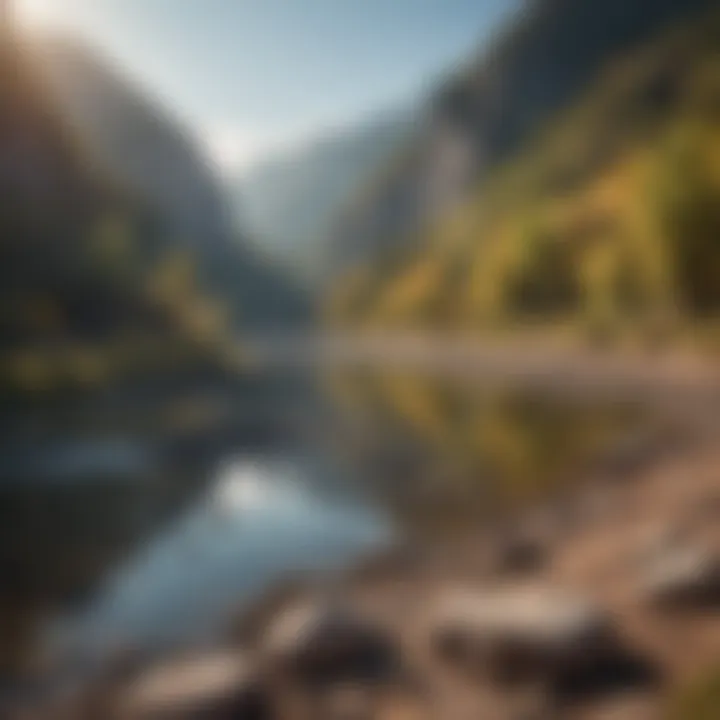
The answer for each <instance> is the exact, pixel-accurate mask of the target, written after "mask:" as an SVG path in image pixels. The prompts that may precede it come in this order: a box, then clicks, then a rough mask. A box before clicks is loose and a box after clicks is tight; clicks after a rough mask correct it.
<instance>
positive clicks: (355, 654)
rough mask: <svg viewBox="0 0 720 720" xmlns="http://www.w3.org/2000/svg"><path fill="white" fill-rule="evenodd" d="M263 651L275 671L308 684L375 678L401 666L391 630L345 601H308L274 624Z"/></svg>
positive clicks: (389, 674) (391, 673)
mask: <svg viewBox="0 0 720 720" xmlns="http://www.w3.org/2000/svg"><path fill="white" fill-rule="evenodd" d="M262 653H263V655H264V658H265V661H266V662H267V663H268V664H269V667H270V669H271V670H272V671H274V672H275V673H279V674H280V675H281V676H282V677H284V678H286V679H290V680H293V681H296V682H299V683H301V684H303V685H310V686H317V685H327V684H333V683H343V682H364V683H371V684H372V683H376V682H381V681H384V680H388V679H390V678H391V677H392V676H394V675H395V673H396V671H397V670H398V668H399V665H400V661H399V655H400V653H399V649H398V647H397V645H396V643H395V641H394V640H393V638H392V637H391V636H390V634H389V633H388V632H386V631H385V630H384V629H382V628H380V627H378V626H377V625H376V624H375V623H373V622H372V621H370V620H368V619H367V618H366V617H364V616H362V615H361V614H360V613H358V612H356V611H355V610H353V609H351V608H349V607H347V606H344V605H341V604H325V603H322V602H319V603H312V602H308V603H307V604H305V605H300V606H298V607H296V608H294V609H291V610H289V611H286V612H285V613H283V614H282V615H280V617H279V618H278V619H277V621H276V622H275V623H274V624H271V626H270V628H269V630H268V632H267V633H266V636H265V638H264V642H263V644H262Z"/></svg>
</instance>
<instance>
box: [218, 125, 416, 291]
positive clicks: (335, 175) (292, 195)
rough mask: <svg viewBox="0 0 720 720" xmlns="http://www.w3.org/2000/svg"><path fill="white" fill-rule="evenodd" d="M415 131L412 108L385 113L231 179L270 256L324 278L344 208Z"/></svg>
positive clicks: (248, 222) (245, 217)
mask: <svg viewBox="0 0 720 720" xmlns="http://www.w3.org/2000/svg"><path fill="white" fill-rule="evenodd" d="M413 130H414V128H413V121H412V116H411V113H410V112H393V113H387V114H384V115H382V116H380V117H376V118H373V119H372V120H370V121H368V122H366V123H364V124H361V125H358V126H356V127H354V128H352V129H347V130H344V131H338V132H337V133H336V134H334V135H332V136H329V137H325V138H323V139H321V140H319V141H317V142H314V143H312V144H309V145H307V146H305V147H302V148H300V149H298V150H295V151H293V152H289V153H286V154H283V155H279V156H277V157H274V158H272V159H269V160H267V161H265V162H263V163H261V164H259V165H257V166H255V167H253V168H252V169H251V170H250V171H249V172H248V173H247V174H245V175H243V176H242V177H241V178H239V179H237V180H235V181H233V182H232V188H231V194H232V201H233V204H234V205H235V207H236V208H237V210H238V214H239V217H240V221H241V222H242V223H243V224H244V226H245V227H247V228H249V230H250V232H251V234H252V235H253V237H254V238H256V240H257V242H258V244H259V245H260V247H261V248H262V250H263V252H265V253H267V254H268V255H269V256H270V257H271V258H273V259H275V260H277V261H278V262H281V263H283V264H284V265H285V266H286V267H288V268H289V269H290V270H291V271H292V272H293V273H296V274H298V275H299V276H300V277H302V278H303V279H304V280H306V281H310V282H314V281H316V280H318V279H320V278H322V277H323V276H324V275H325V273H326V272H327V260H326V252H327V243H328V241H329V238H330V236H331V232H332V229H333V225H334V222H335V220H336V217H337V215H338V213H339V211H340V209H341V208H342V207H343V206H344V205H345V204H346V203H347V202H348V201H349V200H350V198H351V197H352V196H353V195H354V194H355V193H356V192H357V191H358V190H359V189H360V188H361V187H363V186H365V185H366V184H367V183H369V182H371V180H372V179H373V177H374V176H375V175H376V174H377V172H378V171H379V170H380V169H381V168H382V167H383V166H384V164H385V163H386V162H387V160H388V159H389V158H390V157H392V156H393V155H394V154H395V153H396V152H397V151H398V149H399V148H400V147H402V146H403V144H405V143H407V142H408V141H409V140H410V138H411V137H412V134H413Z"/></svg>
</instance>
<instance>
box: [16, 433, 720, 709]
mask: <svg viewBox="0 0 720 720" xmlns="http://www.w3.org/2000/svg"><path fill="white" fill-rule="evenodd" d="M718 467H720V445H719V444H718V443H717V436H716V435H715V433H714V432H707V433H702V434H698V435H697V436H696V437H695V438H694V440H693V441H692V442H689V443H688V442H686V443H678V444H677V446H676V447H674V448H673V449H672V452H668V453H660V454H653V455H652V456H651V457H649V458H646V459H645V461H644V462H642V463H636V464H635V465H634V466H633V467H632V468H631V469H630V471H628V472H622V473H621V472H619V471H618V468H617V467H616V466H615V465H613V464H612V463H611V464H609V465H608V466H607V467H605V468H603V469H601V471H600V472H596V473H594V475H593V477H592V478H589V479H588V480H587V482H578V484H577V485H576V486H575V487H574V488H573V489H572V490H570V491H569V492H567V493H566V494H565V495H564V496H563V497H562V498H554V499H553V500H552V501H551V502H548V503H546V504H545V506H543V507H535V508H532V509H531V510H526V511H524V512H523V513H522V514H520V515H518V516H517V517H515V518H514V520H513V521H508V522H504V523H499V524H498V526H497V527H493V528H488V527H483V528H478V529H477V532H474V533H470V534H469V535H466V536H463V537H461V538H454V539H453V541H452V542H451V543H450V542H449V543H447V544H445V545H441V544H434V545H431V546H427V547H421V546H419V545H407V546H404V547H398V548H394V549H392V550H390V551H388V552H385V553H383V554H382V555H379V556H377V557H374V558H368V559H366V560H364V561H363V562H362V563H360V564H358V565H357V566H356V567H354V568H351V569H349V570H347V571H346V572H345V573H344V574H343V575H342V576H341V577H336V578H335V579H334V581H333V582H332V584H329V583H327V582H325V583H322V586H321V585H320V584H314V585H313V584H312V583H310V582H307V583H306V582H298V583H295V584H293V585H291V586H288V587H286V588H280V589H277V588H276V589H274V590H273V592H272V593H270V594H268V595H267V596H266V597H264V598H262V600H261V601H259V602H257V603H256V604H255V605H254V606H253V607H252V608H249V609H246V610H244V611H243V613H242V614H241V616H240V617H239V618H238V619H237V621H236V622H235V624H234V625H233V627H231V628H229V629H228V634H227V638H226V642H224V643H223V646H222V647H212V648H202V649H200V648H199V649H197V650H196V651H193V652H191V653H188V654H185V655H183V656H181V657H177V656H175V657H160V658H154V659H153V660H152V662H150V661H149V660H148V659H143V660H142V661H141V660H139V659H138V658H134V657H132V656H130V657H129V658H123V659H122V661H120V660H119V661H118V662H117V663H116V665H115V666H114V667H113V668H111V669H110V670H108V671H106V672H104V673H102V677H97V678H96V679H95V680H94V682H93V683H92V684H91V685H90V687H87V686H84V687H83V686H81V685H78V686H77V687H75V688H74V689H71V688H70V687H69V686H66V687H64V688H63V692H60V691H57V692H54V693H45V695H44V697H43V698H42V700H38V699H37V698H35V699H34V700H33V702H28V703H26V704H25V706H24V707H23V708H22V709H21V710H20V709H17V710H15V709H14V710H13V712H12V714H10V715H9V717H11V718H13V720H14V719H15V718H17V719H18V720H20V718H38V720H44V718H52V719H54V718H58V719H62V718H68V720H75V719H76V718H77V719H79V718H88V720H95V719H97V718H101V717H102V718H108V719H109V720H110V719H111V718H117V719H118V720H126V719H127V720H130V719H133V720H134V719H136V718H137V719H138V720H165V719H166V718H167V719H170V718H183V719H184V718H244V719H246V720H256V719H258V720H259V719H261V718H269V719H272V718H278V719H279V720H283V719H284V718H288V720H295V719H297V720H304V719H305V718H307V720H322V719H323V718H327V719H328V720H346V719H347V720H351V719H356V718H357V720H361V719H365V718H367V719H370V718H373V719H374V718H377V719H378V720H383V719H384V718H388V719H393V720H395V719H399V718H428V719H442V720H455V719H457V720H464V719H465V718H488V719H489V720H495V719H497V720H533V719H537V720H540V719H548V720H550V719H555V718H573V719H574V718H578V719H579V720H585V719H587V720H594V719H596V718H597V719H599V718H617V719H618V720H622V719H623V718H628V719H629V720H644V719H647V720H653V719H656V718H666V717H670V718H673V717H675V718H678V720H682V719H683V718H688V719H689V720H702V718H704V717H708V718H711V717H716V716H714V715H712V714H708V715H703V714H702V712H703V711H702V710H697V709H695V710H684V709H683V708H686V707H693V708H698V707H702V705H701V703H702V698H700V699H697V698H695V699H691V700H686V698H687V697H688V696H689V694H690V691H689V690H688V688H693V687H695V686H696V685H697V683H698V682H701V681H702V680H703V678H705V677H709V676H712V675H713V674H714V673H716V672H717V670H718V668H719V667H720V524H719V523H718V519H720V484H718V476H717V472H718V470H717V468H718ZM71 690H72V691H71ZM693 702H694V703H695V705H693V704H692V703H693ZM688 703H690V704H688ZM698 703H700V704H698ZM711 712H712V711H711Z"/></svg>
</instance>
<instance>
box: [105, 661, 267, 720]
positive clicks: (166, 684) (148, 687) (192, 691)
mask: <svg viewBox="0 0 720 720" xmlns="http://www.w3.org/2000/svg"><path fill="white" fill-rule="evenodd" d="M119 705H120V707H119V708H118V716H119V717H120V718H123V719H124V718H128V720H130V719H132V720H171V719H172V720H190V718H192V719H193V720H195V719H196V718H205V717H207V718H210V717H212V718H213V720H266V719H269V718H270V717H272V713H271V709H270V700H269V696H268V694H267V692H266V690H265V689H264V688H263V686H262V684H261V683H260V681H259V680H258V679H257V676H256V675H255V673H254V672H253V669H252V667H251V665H250V663H249V662H248V661H247V659H246V658H245V657H244V656H242V655H241V654H239V653H237V652H233V651H228V652H216V653H210V654H207V655H200V656H197V657H190V658H184V659H179V660H175V661H173V662H168V663H167V664H162V665H159V666H157V667H155V668H151V669H149V670H147V671H146V672H145V673H143V674H141V675H140V676H139V677H138V678H137V679H136V680H135V681H134V682H133V683H132V684H131V685H130V686H129V687H128V688H127V690H126V692H125V693H124V696H123V697H121V699H120V702H119Z"/></svg>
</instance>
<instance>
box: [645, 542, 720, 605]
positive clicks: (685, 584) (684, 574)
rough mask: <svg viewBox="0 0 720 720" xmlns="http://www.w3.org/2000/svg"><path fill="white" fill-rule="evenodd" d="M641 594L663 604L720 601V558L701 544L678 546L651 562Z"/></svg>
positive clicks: (692, 603)
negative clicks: (699, 546)
mask: <svg viewBox="0 0 720 720" xmlns="http://www.w3.org/2000/svg"><path fill="white" fill-rule="evenodd" d="M640 585H641V590H640V592H641V595H642V596H643V597H644V598H645V600H646V601H647V602H649V603H650V604H652V605H655V606H658V607H660V608H665V609H668V608H680V607H693V606H697V605H704V604H708V603H710V604H713V603H720V558H718V556H717V555H715V554H714V553H713V552H711V551H709V550H706V549H703V548H698V547H676V548H673V549H670V550H668V551H666V552H665V553H663V554H661V555H659V556H657V557H656V558H655V559H654V560H653V561H652V562H650V563H649V565H648V568H647V569H646V570H645V572H644V575H643V577H642V578H641V581H640Z"/></svg>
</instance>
